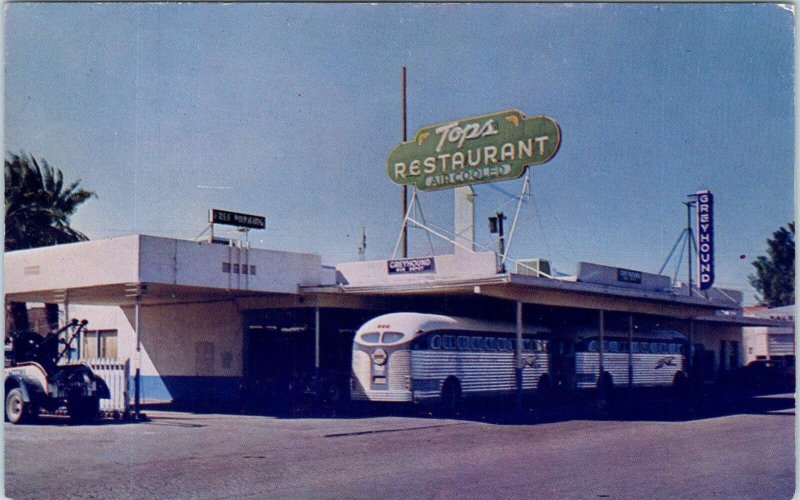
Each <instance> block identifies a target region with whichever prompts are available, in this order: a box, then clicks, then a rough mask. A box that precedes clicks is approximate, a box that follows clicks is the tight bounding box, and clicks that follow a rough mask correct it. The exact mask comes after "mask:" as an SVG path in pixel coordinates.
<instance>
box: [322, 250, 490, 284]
mask: <svg viewBox="0 0 800 500" xmlns="http://www.w3.org/2000/svg"><path fill="white" fill-rule="evenodd" d="M432 258H433V259H434V265H435V271H434V272H422V273H405V274H389V270H388V261H386V260H372V261H366V262H346V263H343V264H338V265H337V266H336V271H337V277H338V279H339V281H340V282H341V283H343V284H346V285H353V286H374V285H391V284H398V283H402V284H406V283H428V282H434V281H437V280H448V279H469V278H486V277H489V276H494V275H496V274H497V262H496V257H495V254H494V252H477V253H466V252H465V253H462V254H459V255H437V256H435V257H432Z"/></svg>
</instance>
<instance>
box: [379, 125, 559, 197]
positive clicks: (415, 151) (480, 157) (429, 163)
mask: <svg viewBox="0 0 800 500" xmlns="http://www.w3.org/2000/svg"><path fill="white" fill-rule="evenodd" d="M560 144H561V129H560V128H559V126H558V124H557V123H556V122H555V120H553V119H552V118H549V117H547V116H532V117H530V118H526V117H525V115H524V114H522V113H521V112H520V111H517V110H515V109H511V110H507V111H501V112H498V113H492V114H488V115H482V116H475V117H472V118H464V119H462V120H455V121H451V122H447V123H440V124H437V125H430V126H428V127H423V128H421V129H419V130H417V133H416V134H415V135H414V139H413V140H411V141H408V142H402V143H400V144H398V145H397V146H395V147H394V148H393V149H392V150H391V151H390V152H389V156H388V158H387V159H386V170H387V173H388V174H389V178H390V179H391V180H392V181H394V182H396V183H397V184H412V185H414V186H416V188H417V189H420V190H423V191H432V190H436V189H448V188H455V187H459V186H467V185H472V184H479V183H483V182H494V181H503V180H508V179H516V178H517V177H519V176H521V175H522V174H523V173H524V172H525V168H526V167H527V166H529V165H539V164H541V163H545V162H546V161H549V160H550V159H551V158H552V157H553V156H554V155H555V154H556V152H557V151H558V147H559V145H560Z"/></svg>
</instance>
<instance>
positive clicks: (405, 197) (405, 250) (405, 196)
mask: <svg viewBox="0 0 800 500" xmlns="http://www.w3.org/2000/svg"><path fill="white" fill-rule="evenodd" d="M402 91H403V142H406V140H407V133H406V67H405V66H403V85H402ZM402 209H403V212H402V217H403V219H402V220H403V229H402V239H403V258H406V257H408V228H407V227H406V224H405V222H406V212H407V211H408V186H407V185H406V184H403V203H402Z"/></svg>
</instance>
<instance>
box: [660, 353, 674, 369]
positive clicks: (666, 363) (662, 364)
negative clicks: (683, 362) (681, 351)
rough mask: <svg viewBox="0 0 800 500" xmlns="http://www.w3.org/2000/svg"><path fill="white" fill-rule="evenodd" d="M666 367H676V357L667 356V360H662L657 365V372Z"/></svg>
mask: <svg viewBox="0 0 800 500" xmlns="http://www.w3.org/2000/svg"><path fill="white" fill-rule="evenodd" d="M665 366H675V357H674V356H667V357H665V358H661V359H659V360H658V363H656V370H658V369H659V368H664V367H665Z"/></svg>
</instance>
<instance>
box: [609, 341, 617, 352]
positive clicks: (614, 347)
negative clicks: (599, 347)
mask: <svg viewBox="0 0 800 500" xmlns="http://www.w3.org/2000/svg"><path fill="white" fill-rule="evenodd" d="M608 352H619V342H617V341H616V340H612V341H611V342H609V343H608Z"/></svg>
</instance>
